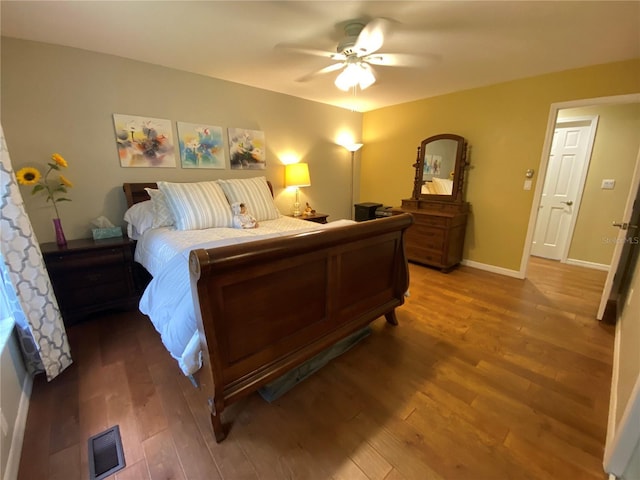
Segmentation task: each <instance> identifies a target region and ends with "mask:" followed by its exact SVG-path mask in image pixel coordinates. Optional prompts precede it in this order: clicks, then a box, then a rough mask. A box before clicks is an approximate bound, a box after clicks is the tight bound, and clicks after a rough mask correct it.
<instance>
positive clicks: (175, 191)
mask: <svg viewBox="0 0 640 480" xmlns="http://www.w3.org/2000/svg"><path fill="white" fill-rule="evenodd" d="M158 188H159V189H160V191H161V192H162V193H164V195H165V199H166V200H167V204H168V205H169V209H170V210H171V216H172V217H173V219H174V220H175V222H176V228H177V229H178V230H202V229H205V228H214V227H231V226H232V224H233V215H232V214H231V207H230V205H229V202H227V199H226V198H225V196H224V192H223V191H222V189H221V188H220V186H219V185H218V184H217V183H216V182H215V181H210V182H197V183H171V182H158Z"/></svg>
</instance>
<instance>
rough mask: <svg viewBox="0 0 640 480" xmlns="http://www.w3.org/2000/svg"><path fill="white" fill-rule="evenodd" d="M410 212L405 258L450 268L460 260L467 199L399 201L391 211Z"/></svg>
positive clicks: (465, 224) (467, 208)
mask: <svg viewBox="0 0 640 480" xmlns="http://www.w3.org/2000/svg"><path fill="white" fill-rule="evenodd" d="M403 212H406V213H410V214H412V215H413V218H414V224H413V225H412V226H411V227H409V229H407V232H406V233H405V248H406V252H407V258H408V260H409V261H411V262H415V263H420V264H422V265H428V266H431V267H437V268H440V269H441V270H442V271H443V272H448V271H450V270H451V269H452V268H453V267H455V266H456V265H458V264H459V263H460V262H461V261H462V247H463V245H464V236H465V232H466V227H467V215H468V212H469V204H468V203H451V202H438V201H434V200H412V199H407V200H403V201H402V207H401V208H398V209H394V213H403Z"/></svg>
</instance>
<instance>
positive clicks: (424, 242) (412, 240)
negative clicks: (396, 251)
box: [406, 223, 446, 250]
mask: <svg viewBox="0 0 640 480" xmlns="http://www.w3.org/2000/svg"><path fill="white" fill-rule="evenodd" d="M445 235H446V232H445V230H443V229H442V228H434V227H430V226H426V225H421V224H419V223H414V224H413V225H411V226H410V227H409V228H408V229H407V233H406V240H407V243H408V244H415V245H416V246H419V247H424V248H430V249H433V250H442V248H443V247H444V242H445Z"/></svg>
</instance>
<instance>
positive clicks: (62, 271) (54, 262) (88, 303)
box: [40, 237, 146, 327]
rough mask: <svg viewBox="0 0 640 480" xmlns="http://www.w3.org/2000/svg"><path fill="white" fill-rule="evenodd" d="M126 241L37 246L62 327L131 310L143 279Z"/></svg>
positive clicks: (70, 242) (120, 238) (130, 247)
mask: <svg viewBox="0 0 640 480" xmlns="http://www.w3.org/2000/svg"><path fill="white" fill-rule="evenodd" d="M134 246H135V242H134V241H133V240H130V239H129V238H126V237H125V238H123V237H118V238H109V239H105V240H93V239H80V240H70V241H69V242H68V243H67V245H66V246H64V247H59V246H58V245H57V244H56V243H55V242H51V243H43V244H41V245H40V249H41V250H42V256H43V258H44V262H45V265H46V267H47V270H48V272H49V277H50V278H51V283H52V284H53V290H54V292H55V294H56V298H57V299H58V305H59V307H60V311H61V313H62V318H63V319H64V323H65V325H66V326H67V327H68V326H71V325H73V324H74V323H77V322H78V321H80V320H82V319H84V318H86V317H87V316H88V315H90V314H92V313H96V312H101V311H105V310H109V309H112V308H118V309H123V308H127V309H128V308H134V307H135V306H136V305H137V303H138V301H139V299H140V294H141V292H142V290H143V289H144V286H145V285H144V282H145V281H146V279H144V277H143V276H142V275H140V274H139V272H138V271H137V269H138V268H139V267H138V266H137V264H135V263H134V260H133V251H134Z"/></svg>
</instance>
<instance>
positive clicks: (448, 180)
mask: <svg viewBox="0 0 640 480" xmlns="http://www.w3.org/2000/svg"><path fill="white" fill-rule="evenodd" d="M457 150H458V142H457V141H456V140H449V139H443V140H436V141H434V142H431V143H429V144H428V145H426V148H425V149H424V153H423V155H424V157H423V159H422V160H423V166H422V181H423V182H424V183H423V184H422V189H421V193H426V194H431V195H451V194H452V193H453V177H454V174H455V169H456V154H457Z"/></svg>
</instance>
